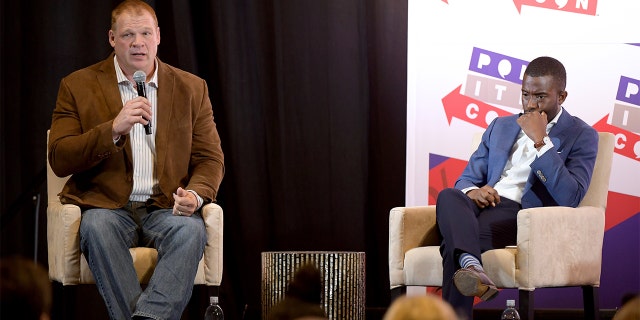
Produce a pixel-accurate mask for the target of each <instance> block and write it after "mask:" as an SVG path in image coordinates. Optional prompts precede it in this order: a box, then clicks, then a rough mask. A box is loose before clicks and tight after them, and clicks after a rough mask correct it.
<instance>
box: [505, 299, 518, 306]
mask: <svg viewBox="0 0 640 320" xmlns="http://www.w3.org/2000/svg"><path fill="white" fill-rule="evenodd" d="M515 306H516V301H515V300H507V307H515Z"/></svg>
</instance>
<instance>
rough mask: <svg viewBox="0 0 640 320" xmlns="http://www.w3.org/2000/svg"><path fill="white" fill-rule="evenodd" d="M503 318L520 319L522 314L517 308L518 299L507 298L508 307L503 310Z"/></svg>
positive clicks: (502, 319)
mask: <svg viewBox="0 0 640 320" xmlns="http://www.w3.org/2000/svg"><path fill="white" fill-rule="evenodd" d="M500 319H501V320H506V319H515V320H520V314H519V313H518V310H516V301H515V300H507V308H506V309H504V311H502V317H500Z"/></svg>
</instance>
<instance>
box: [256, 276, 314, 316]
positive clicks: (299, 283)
mask: <svg viewBox="0 0 640 320" xmlns="http://www.w3.org/2000/svg"><path fill="white" fill-rule="evenodd" d="M322 294H323V289H322V275H321V273H320V270H318V268H317V267H316V266H315V265H314V264H305V265H302V266H300V267H299V268H298V269H297V270H296V272H295V274H294V275H293V279H292V280H291V282H289V284H288V286H287V291H286V292H285V297H284V299H282V300H281V301H279V302H278V303H277V304H275V305H274V306H273V308H271V310H270V311H269V314H268V317H267V319H268V320H294V319H295V320H301V319H326V314H325V311H324V309H322V307H321V305H320V302H321V300H322Z"/></svg>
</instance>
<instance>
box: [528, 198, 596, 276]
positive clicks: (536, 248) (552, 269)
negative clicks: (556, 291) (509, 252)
mask: <svg viewBox="0 0 640 320" xmlns="http://www.w3.org/2000/svg"><path fill="white" fill-rule="evenodd" d="M604 223H605V216H604V210H603V209H602V208H598V207H589V206H585V207H578V208H570V207H540V208H529V209H523V210H520V212H519V213H518V239H517V245H518V253H517V258H516V260H517V268H518V269H519V274H518V275H516V276H517V277H518V278H519V279H518V283H519V284H520V287H521V289H533V288H536V287H548V286H570V285H580V284H585V283H592V284H594V285H599V283H600V271H601V266H602V243H603V239H604ZM554 261H558V263H554ZM533 279H535V281H536V283H533V282H532V281H534V280H533Z"/></svg>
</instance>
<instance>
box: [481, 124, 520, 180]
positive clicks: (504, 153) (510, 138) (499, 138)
mask: <svg viewBox="0 0 640 320" xmlns="http://www.w3.org/2000/svg"><path fill="white" fill-rule="evenodd" d="M515 119H516V118H515V117H513V118H512V117H510V118H508V119H505V121H506V123H505V125H504V126H496V129H499V130H500V131H497V132H495V138H493V139H492V140H491V146H490V148H495V150H499V152H496V153H492V154H490V158H489V168H490V172H489V181H488V182H489V184H491V185H495V184H496V182H498V180H499V179H500V177H501V176H502V171H503V170H504V166H505V165H506V164H507V160H509V155H510V154H511V148H513V144H514V143H515V141H516V138H517V137H518V133H519V132H520V126H519V125H518V123H517V122H516V121H515Z"/></svg>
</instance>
